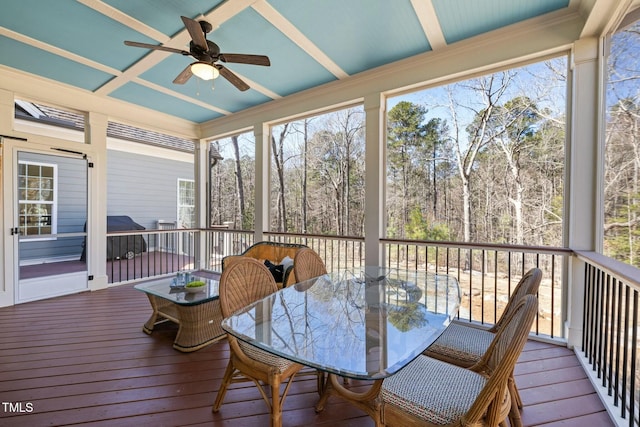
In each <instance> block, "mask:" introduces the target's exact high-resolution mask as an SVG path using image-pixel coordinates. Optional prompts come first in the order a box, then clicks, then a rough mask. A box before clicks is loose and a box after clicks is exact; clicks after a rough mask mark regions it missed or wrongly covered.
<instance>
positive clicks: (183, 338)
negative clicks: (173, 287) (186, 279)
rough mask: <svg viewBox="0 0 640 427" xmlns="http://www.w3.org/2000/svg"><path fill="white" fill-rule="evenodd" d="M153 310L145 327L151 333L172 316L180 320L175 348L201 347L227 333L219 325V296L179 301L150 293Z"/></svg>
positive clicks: (192, 348) (172, 318)
mask: <svg viewBox="0 0 640 427" xmlns="http://www.w3.org/2000/svg"><path fill="white" fill-rule="evenodd" d="M147 297H149V302H150V303H151V307H152V308H153V313H152V314H151V317H150V318H149V320H147V323H145V324H144V326H143V328H142V330H143V331H144V332H145V333H147V334H149V335H151V332H153V328H154V326H155V325H156V324H158V323H161V322H166V321H167V320H170V321H172V322H175V323H177V324H178V333H177V335H176V339H175V341H174V342H173V348H175V349H176V350H179V351H182V352H185V353H188V352H192V351H196V350H199V349H201V348H203V347H206V346H208V345H209V344H211V343H214V342H216V341H218V340H220V339H222V338H224V337H225V331H224V330H223V329H222V327H221V326H220V322H222V311H220V300H218V299H215V300H212V301H208V302H204V303H202V304H198V305H179V304H176V303H174V302H172V301H168V300H166V299H163V298H160V297H157V296H155V295H151V294H147Z"/></svg>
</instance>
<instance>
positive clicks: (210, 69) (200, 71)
mask: <svg viewBox="0 0 640 427" xmlns="http://www.w3.org/2000/svg"><path fill="white" fill-rule="evenodd" d="M191 72H192V73H193V75H195V76H196V77H199V78H201V79H202V80H213V79H215V78H217V77H218V76H219V75H220V71H218V69H217V68H216V67H214V66H213V65H211V64H207V63H206V62H194V63H193V64H191Z"/></svg>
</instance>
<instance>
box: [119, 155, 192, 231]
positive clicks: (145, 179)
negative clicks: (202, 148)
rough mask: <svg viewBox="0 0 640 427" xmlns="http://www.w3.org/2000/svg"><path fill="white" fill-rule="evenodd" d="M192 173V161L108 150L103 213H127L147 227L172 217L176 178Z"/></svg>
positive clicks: (152, 227)
mask: <svg viewBox="0 0 640 427" xmlns="http://www.w3.org/2000/svg"><path fill="white" fill-rule="evenodd" d="M193 177H194V173H193V162H178V161H175V160H171V159H164V158H159V157H153V156H144V155H140V154H132V153H127V152H123V151H116V150H108V152H107V215H128V216H130V217H131V219H133V220H134V221H135V222H137V223H138V224H140V225H142V226H143V227H145V228H147V229H155V228H156V222H157V221H158V220H159V219H162V220H168V221H175V220H177V210H178V207H177V206H178V178H180V179H191V180H192V179H193Z"/></svg>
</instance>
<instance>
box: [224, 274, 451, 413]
mask: <svg viewBox="0 0 640 427" xmlns="http://www.w3.org/2000/svg"><path fill="white" fill-rule="evenodd" d="M459 304H460V293H459V288H458V282H457V280H456V279H455V278H453V277H451V276H448V275H440V274H431V273H425V272H417V271H405V270H397V269H386V268H379V267H365V268H364V269H360V270H354V271H339V272H335V273H331V274H326V275H323V276H320V277H318V278H315V279H311V280H308V281H306V282H300V283H297V284H295V285H293V286H290V287H287V288H285V289H282V290H279V291H278V292H276V293H274V294H271V295H270V296H268V297H266V298H264V299H262V300H260V301H257V302H255V303H254V304H251V305H249V306H248V307H246V308H244V309H243V310H240V311H239V312H237V313H235V314H234V315H232V316H230V317H228V318H226V319H224V320H223V322H222V327H223V328H224V329H225V330H226V331H227V332H228V333H230V334H232V335H234V336H235V337H237V338H238V339H240V340H243V341H245V342H247V343H249V344H251V345H254V346H256V347H258V348H261V349H263V350H266V351H268V352H270V353H273V354H275V355H277V356H280V357H283V358H286V359H289V360H292V361H294V362H297V363H300V364H303V365H306V366H310V367H313V368H316V369H319V370H321V371H324V372H327V373H328V374H329V382H328V383H327V385H326V386H325V390H324V392H323V395H322V397H321V399H320V401H319V402H318V405H317V406H316V409H317V410H318V411H320V410H322V409H323V407H324V405H325V403H326V400H327V398H328V396H329V394H337V395H339V396H341V397H343V398H345V399H347V400H349V401H350V402H352V403H354V404H356V406H359V407H360V408H362V409H364V410H365V411H367V413H369V415H371V416H372V417H373V418H374V420H376V418H377V417H378V414H377V410H376V407H375V401H376V399H377V395H378V392H379V390H380V387H381V386H382V380H383V379H384V378H386V377H388V376H390V375H393V374H394V373H396V372H397V371H399V370H400V369H402V368H403V367H404V366H406V365H407V364H408V363H409V362H411V361H412V360H413V359H415V358H416V357H417V356H418V355H419V354H421V353H422V352H423V351H424V350H425V349H426V348H427V347H429V345H431V344H432V343H433V342H434V341H435V340H436V339H437V338H438V337H439V336H440V334H441V333H442V332H443V331H444V330H445V328H446V327H447V326H448V325H449V323H450V321H451V320H452V319H453V318H454V316H455V315H456V314H457V312H458V307H459ZM337 376H342V377H347V378H355V379H364V380H374V382H373V385H372V387H371V389H370V390H368V391H367V392H365V393H353V392H352V391H349V390H347V389H345V388H344V387H343V386H342V385H341V384H340V382H339V381H337V379H336V377H337Z"/></svg>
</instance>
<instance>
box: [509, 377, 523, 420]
mask: <svg viewBox="0 0 640 427" xmlns="http://www.w3.org/2000/svg"><path fill="white" fill-rule="evenodd" d="M507 387H508V388H509V394H510V395H511V408H510V409H509V423H510V424H511V427H522V418H521V417H520V409H519V408H518V404H517V403H518V401H519V399H520V396H519V395H518V389H517V388H516V383H515V381H514V380H513V377H510V378H509V380H508V381H507Z"/></svg>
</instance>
